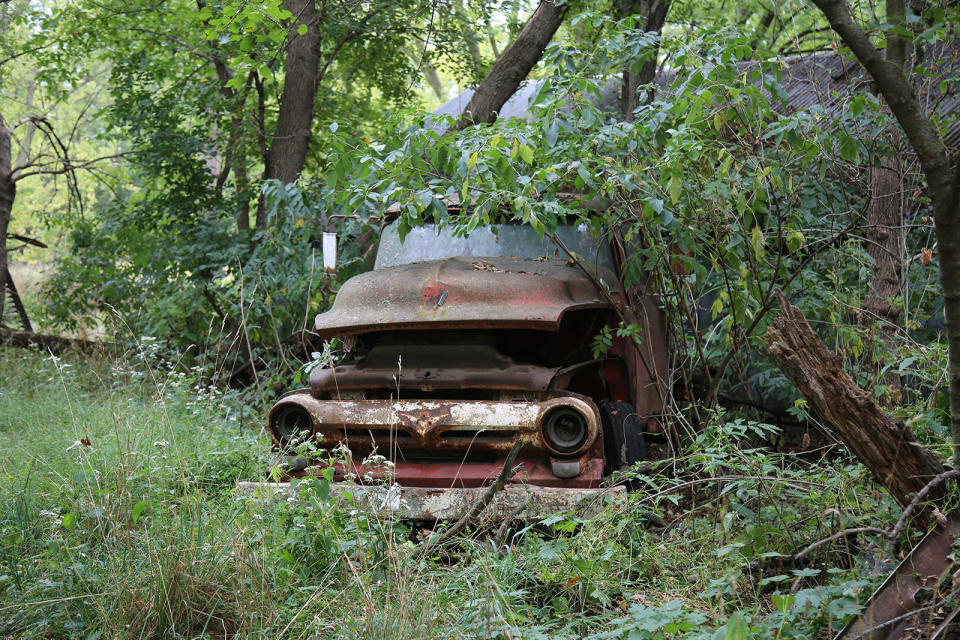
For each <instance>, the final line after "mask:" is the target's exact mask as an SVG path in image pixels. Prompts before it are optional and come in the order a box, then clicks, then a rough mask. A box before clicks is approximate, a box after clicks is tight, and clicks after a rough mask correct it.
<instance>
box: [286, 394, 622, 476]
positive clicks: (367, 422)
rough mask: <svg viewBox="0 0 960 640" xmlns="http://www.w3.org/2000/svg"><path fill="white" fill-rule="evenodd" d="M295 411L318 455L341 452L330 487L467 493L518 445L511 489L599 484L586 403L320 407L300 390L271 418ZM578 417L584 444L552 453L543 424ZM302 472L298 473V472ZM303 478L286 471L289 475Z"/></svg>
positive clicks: (598, 453) (592, 420)
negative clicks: (377, 485) (383, 485)
mask: <svg viewBox="0 0 960 640" xmlns="http://www.w3.org/2000/svg"><path fill="white" fill-rule="evenodd" d="M291 406H293V407H297V408H299V409H302V410H303V411H305V412H306V413H307V414H308V415H309V418H310V422H311V432H310V434H309V437H310V438H311V440H312V441H313V443H314V444H315V445H316V446H317V447H319V448H320V449H323V450H326V451H332V450H334V449H336V448H337V447H338V446H340V445H344V446H346V447H347V448H348V449H349V450H350V452H351V455H352V461H350V462H344V463H338V464H334V465H332V466H333V468H334V471H335V473H336V477H335V480H337V481H340V480H344V479H350V478H351V476H353V477H356V478H360V479H369V480H386V481H391V480H392V481H393V482H397V483H399V484H400V485H402V486H404V487H433V488H441V489H446V488H474V487H479V486H482V485H483V484H485V483H487V482H489V481H491V480H492V479H493V478H495V477H496V475H497V474H498V473H499V472H500V469H501V466H502V460H503V457H504V456H505V455H506V453H507V452H508V451H509V450H510V448H511V447H512V446H513V444H514V443H515V442H516V441H517V440H520V441H521V443H522V448H521V450H520V456H519V459H520V461H521V462H523V465H524V468H523V471H522V472H521V473H520V474H518V475H517V477H516V478H515V480H514V481H515V482H517V483H527V484H531V485H537V486H541V487H558V488H570V489H574V488H576V489H587V488H596V487H598V486H599V485H600V480H601V478H602V476H603V457H602V456H603V453H602V452H603V447H602V440H601V439H600V436H599V432H600V424H599V423H600V420H599V412H598V411H597V408H596V405H594V403H593V402H592V401H591V400H589V399H588V398H583V397H579V396H559V397H554V398H549V399H545V400H536V401H492V400H491V401H486V400H321V399H318V398H316V397H315V396H313V395H311V393H310V392H309V391H307V390H304V391H298V392H294V393H290V394H287V395H285V396H283V397H282V398H280V400H278V401H277V403H276V404H275V405H274V408H273V410H272V411H271V412H270V418H269V420H270V425H271V428H270V432H271V436H272V437H273V439H274V443H275V444H276V445H277V447H278V448H281V449H282V447H283V443H282V442H281V440H280V438H279V437H278V435H277V430H276V429H275V428H274V421H275V420H276V416H277V415H279V414H281V413H282V412H283V411H284V410H285V408H289V407H291ZM562 410H574V411H576V412H578V413H579V414H580V415H582V416H583V418H584V420H585V424H586V436H585V437H584V438H583V441H582V443H581V444H579V445H578V446H577V447H575V448H573V449H569V450H566V451H559V450H556V449H552V448H551V445H550V443H549V442H548V441H547V439H546V438H545V437H544V433H543V422H544V420H545V419H546V416H549V415H551V413H552V412H554V411H562ZM371 453H377V454H379V455H381V456H384V457H386V458H388V459H389V460H391V461H393V462H394V463H395V464H394V465H393V466H392V468H390V469H387V468H384V467H377V466H368V465H364V464H363V462H361V461H362V460H363V459H364V458H365V457H366V456H368V455H369V454H371ZM303 466H305V465H303ZM306 473H310V471H309V470H307V471H304V470H303V468H302V466H301V468H300V469H297V468H296V467H293V468H292V469H291V473H290V475H292V476H296V475H304V474H306Z"/></svg>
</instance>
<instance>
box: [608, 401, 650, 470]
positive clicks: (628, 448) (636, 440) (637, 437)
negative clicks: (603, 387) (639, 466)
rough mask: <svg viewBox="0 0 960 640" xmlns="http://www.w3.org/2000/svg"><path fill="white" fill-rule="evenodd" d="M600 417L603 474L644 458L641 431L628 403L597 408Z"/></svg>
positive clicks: (633, 411)
mask: <svg viewBox="0 0 960 640" xmlns="http://www.w3.org/2000/svg"><path fill="white" fill-rule="evenodd" d="M600 418H601V419H602V420H603V449H604V455H605V457H606V470H607V473H611V472H613V471H616V470H618V469H621V468H623V467H628V466H631V465H633V464H636V463H637V462H642V461H643V460H646V459H647V445H646V443H645V442H644V440H643V430H642V429H641V426H640V419H639V418H638V417H637V412H636V410H635V409H634V408H633V405H632V404H630V403H629V402H604V403H603V404H602V405H600Z"/></svg>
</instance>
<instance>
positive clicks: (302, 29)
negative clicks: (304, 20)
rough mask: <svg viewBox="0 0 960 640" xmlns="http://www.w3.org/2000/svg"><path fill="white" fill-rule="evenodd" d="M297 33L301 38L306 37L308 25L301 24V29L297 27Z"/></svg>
mask: <svg viewBox="0 0 960 640" xmlns="http://www.w3.org/2000/svg"><path fill="white" fill-rule="evenodd" d="M297 33H298V34H300V35H301V36H303V35H306V34H307V25H305V24H301V25H300V26H299V27H297Z"/></svg>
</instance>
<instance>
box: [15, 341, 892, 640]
mask: <svg viewBox="0 0 960 640" xmlns="http://www.w3.org/2000/svg"><path fill="white" fill-rule="evenodd" d="M145 350H146V351H151V350H150V349H145ZM137 353H140V352H137ZM151 353H152V351H151ZM0 371H2V375H0V452H2V453H3V458H4V466H3V470H2V472H0V637H2V638H6V637H15V638H20V637H24V638H34V637H36V638H44V637H55V638H111V639H112V638H199V637H211V638H230V637H264V638H279V637H283V638H342V639H358V640H359V639H367V638H384V639H386V638H391V639H393V638H397V639H402V638H410V639H414V638H547V637H549V638H581V637H590V638H593V637H597V638H627V637H629V638H631V639H633V638H659V637H665V636H667V635H669V634H672V637H684V638H694V637H703V638H710V637H714V634H715V633H719V634H720V635H719V637H741V636H738V635H737V633H739V631H744V630H745V631H744V633H748V634H749V636H750V637H769V638H807V637H829V636H830V635H831V633H832V632H833V631H835V630H836V629H837V628H838V625H840V624H841V623H842V622H843V621H845V620H846V619H849V617H850V616H851V615H852V614H853V613H855V611H856V610H857V603H858V602H860V601H862V600H863V599H864V598H865V596H866V595H867V593H868V592H869V591H870V588H871V587H872V585H874V584H876V583H877V581H878V580H879V578H880V573H881V572H879V571H877V570H876V568H877V566H880V567H884V566H889V563H883V562H880V564H879V565H878V564H877V561H876V558H879V559H880V560H883V559H884V556H885V554H889V553H890V551H891V550H889V549H886V548H883V547H877V548H873V547H869V546H868V547H866V550H859V552H858V553H852V552H851V550H850V549H845V548H844V547H842V546H835V547H832V548H830V547H827V548H824V549H823V550H822V552H820V553H819V555H816V556H814V557H813V558H811V562H810V564H809V565H808V566H792V565H789V564H784V562H783V560H784V558H783V556H782V555H779V554H788V553H790V552H791V551H793V550H795V549H796V548H799V547H801V546H803V545H804V544H806V543H808V542H810V541H812V540H814V539H816V538H817V537H821V536H825V535H828V534H830V533H832V532H833V531H834V530H836V529H837V528H839V527H845V526H852V525H856V524H858V523H862V522H869V523H870V524H872V525H882V524H884V523H887V522H889V521H890V520H891V519H892V518H895V516H896V510H895V509H893V508H892V507H891V504H890V502H889V500H888V499H887V498H886V496H885V494H883V493H879V492H877V491H876V490H875V489H874V488H873V487H871V486H870V484H869V482H868V479H867V474H866V473H865V471H864V470H863V469H862V468H861V467H859V466H856V465H850V464H849V463H848V461H846V460H845V459H844V458H843V456H835V458H834V459H833V460H823V461H819V462H816V463H802V462H799V461H797V460H793V459H791V458H790V457H784V456H778V455H776V454H773V453H770V452H769V451H767V450H766V449H756V450H750V449H749V446H748V443H750V442H756V441H757V440H758V439H763V438H765V437H767V436H769V429H768V428H766V427H761V426H758V425H755V424H753V423H743V422H737V421H726V420H723V419H719V418H718V419H717V420H716V421H715V422H716V424H713V425H711V426H710V427H708V428H707V429H706V431H705V432H704V433H703V434H702V435H701V437H700V440H698V442H696V443H692V444H691V446H690V448H689V450H688V451H687V452H686V453H685V455H684V456H683V457H681V458H679V459H678V460H677V463H676V465H675V469H674V472H672V473H671V477H669V478H666V477H658V478H649V477H645V476H638V477H637V478H635V480H634V483H635V484H636V485H637V486H638V487H639V490H638V491H636V492H634V493H631V494H630V495H629V496H627V497H626V498H624V499H623V500H621V501H618V502H617V503H615V504H611V505H609V506H608V508H607V510H606V511H605V512H604V513H602V514H601V515H599V516H597V517H596V518H593V519H590V520H579V519H577V518H575V517H573V516H572V515H570V514H567V515H563V514H561V515H556V516H553V517H549V518H546V519H543V520H540V521H536V522H530V523H526V525H525V526H523V527H519V526H518V527H516V528H515V529H513V530H510V531H508V532H507V533H508V534H509V535H507V536H506V537H505V538H503V539H502V540H498V539H497V536H496V535H494V534H495V533H496V532H497V528H496V527H494V528H493V529H491V530H488V531H479V532H477V535H475V536H472V537H464V538H461V539H458V541H457V543H456V544H455V545H453V546H452V547H449V548H446V549H443V550H441V551H438V552H437V553H435V554H432V555H431V556H430V557H427V558H422V557H420V555H419V554H418V553H417V552H418V550H419V549H420V544H421V540H422V539H423V538H424V537H426V536H429V535H430V531H427V530H424V529H423V528H421V527H418V526H413V525H411V524H409V523H402V522H394V521H392V520H390V519H387V518H382V517H378V516H376V515H369V516H368V515H366V514H364V513H357V512H354V511H353V510H350V509H347V508H344V509H339V508H336V507H334V506H332V505H330V504H329V503H328V502H327V501H326V500H325V498H324V496H325V492H324V491H323V486H322V485H323V481H322V480H320V481H316V482H314V483H312V485H311V486H309V487H307V489H306V491H307V494H306V496H305V499H304V500H302V501H300V502H290V501H286V500H281V499H274V500H272V501H266V502H262V501H258V500H254V499H252V498H249V497H244V496H240V495H238V494H236V493H235V492H234V490H233V488H234V486H235V483H236V480H237V479H241V478H242V479H258V478H260V477H262V472H263V470H264V468H265V466H266V464H267V460H268V456H269V451H268V445H267V442H266V439H265V438H264V437H263V436H262V434H261V433H260V431H259V426H251V425H259V424H260V422H259V419H258V418H257V417H256V412H255V411H253V410H252V409H251V408H250V407H249V406H244V405H242V404H241V403H240V402H239V401H238V398H237V397H234V396H233V395H231V394H229V393H226V394H225V393H222V392H220V391H219V390H217V389H211V388H209V387H207V386H204V385H199V384H198V383H197V378H196V376H195V375H194V373H192V372H183V371H179V370H178V368H177V367H176V366H175V365H173V364H170V363H167V362H163V361H162V360H159V359H158V358H156V357H154V356H149V357H148V356H145V355H143V354H142V353H141V355H139V356H135V357H129V358H127V359H125V360H121V361H110V360H105V359H91V358H79V357H76V358H64V359H63V360H58V359H55V358H52V357H51V356H49V355H45V354H42V353H38V352H29V351H19V350H0ZM241 411H243V415H244V421H245V422H246V426H244V427H242V426H241V424H240V415H241ZM252 411H253V414H254V417H253V418H251V417H250V416H251V412H252ZM87 443H89V446H88V444H87ZM711 478H716V479H715V480H711ZM691 482H693V483H694V484H688V485H686V486H687V488H686V489H678V490H677V491H674V492H671V491H664V489H665V488H666V487H669V486H674V485H679V484H681V483H691ZM691 489H692V492H691ZM651 514H657V515H658V516H659V517H662V518H663V519H664V520H665V522H666V527H653V526H652V525H651V524H650V518H651ZM858 543H868V544H873V543H872V542H871V541H870V540H865V539H861V540H859V541H858ZM854 551H857V550H854ZM874 556H875V558H873V557H874ZM871 558H873V559H871ZM868 560H869V561H868ZM728 632H729V633H732V634H733V635H728ZM742 637H747V636H742Z"/></svg>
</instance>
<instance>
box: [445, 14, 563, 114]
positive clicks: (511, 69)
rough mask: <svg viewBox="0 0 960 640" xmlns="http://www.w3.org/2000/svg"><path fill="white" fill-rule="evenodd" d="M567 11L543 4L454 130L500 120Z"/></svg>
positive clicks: (493, 70)
mask: <svg viewBox="0 0 960 640" xmlns="http://www.w3.org/2000/svg"><path fill="white" fill-rule="evenodd" d="M566 11H567V5H563V6H562V7H557V6H556V5H555V4H553V2H551V1H550V0H541V2H540V4H539V5H538V6H537V9H536V11H534V12H533V15H531V16H530V19H529V20H527V24H525V25H524V26H523V29H521V30H520V33H519V34H518V35H517V38H516V40H514V41H513V42H511V43H510V46H508V47H507V48H506V49H505V50H504V52H503V53H502V54H501V55H500V57H499V58H497V61H496V62H494V63H493V67H491V68H490V72H489V73H488V74H487V76H486V77H485V78H484V79H483V81H482V82H481V83H480V85H479V86H478V87H477V90H476V91H474V93H473V97H472V98H470V102H469V103H468V104H467V108H466V109H464V111H463V114H462V115H461V116H460V119H459V120H457V122H456V124H454V125H453V129H454V130H459V129H465V128H466V127H469V126H470V125H471V124H476V123H480V122H493V121H494V120H496V119H497V112H498V111H499V110H500V108H501V107H503V105H504V103H505V102H506V101H507V100H509V99H510V96H512V95H513V94H514V93H515V92H516V91H517V88H518V87H519V86H520V83H521V82H522V81H523V80H524V78H526V77H527V74H529V73H530V70H531V69H533V67H534V66H535V65H536V64H537V62H538V61H539V60H540V56H541V55H543V50H544V49H546V48H547V45H548V44H549V43H550V40H551V38H553V34H555V33H556V32H557V29H559V28H560V24H561V23H562V22H563V17H564V15H565V14H566Z"/></svg>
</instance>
